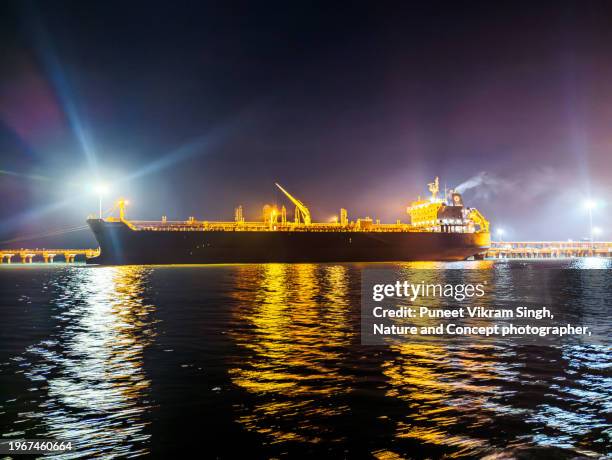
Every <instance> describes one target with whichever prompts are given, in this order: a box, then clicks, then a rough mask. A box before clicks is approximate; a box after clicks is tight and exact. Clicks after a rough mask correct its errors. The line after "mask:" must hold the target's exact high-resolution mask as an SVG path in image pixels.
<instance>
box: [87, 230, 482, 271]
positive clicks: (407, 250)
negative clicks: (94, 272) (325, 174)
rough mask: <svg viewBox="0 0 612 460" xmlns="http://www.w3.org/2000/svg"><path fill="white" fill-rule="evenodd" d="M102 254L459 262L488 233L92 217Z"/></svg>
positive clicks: (121, 261)
mask: <svg viewBox="0 0 612 460" xmlns="http://www.w3.org/2000/svg"><path fill="white" fill-rule="evenodd" d="M87 222H88V224H89V226H90V227H91V229H92V231H93V233H94V235H95V237H96V239H97V240H98V243H99V244H100V249H101V252H100V256H99V257H95V258H92V259H89V260H88V263H93V264H110V265H125V264H212V263H266V262H385V261H456V260H465V259H467V258H469V257H472V256H476V257H478V255H479V254H482V253H483V252H484V251H485V250H486V249H487V248H488V247H489V244H490V236H489V234H488V233H434V232H344V231H333V232H332V231H329V232H312V231H197V230H196V231H155V230H132V229H131V228H130V227H128V226H127V225H126V224H125V223H123V222H107V221H104V220H100V219H90V220H88V221H87Z"/></svg>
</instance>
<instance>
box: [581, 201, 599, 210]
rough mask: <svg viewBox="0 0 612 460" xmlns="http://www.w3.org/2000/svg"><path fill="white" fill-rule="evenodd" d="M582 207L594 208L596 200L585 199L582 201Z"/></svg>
mask: <svg viewBox="0 0 612 460" xmlns="http://www.w3.org/2000/svg"><path fill="white" fill-rule="evenodd" d="M584 207H585V208H587V209H595V208H596V207H597V202H596V201H594V200H586V201H585V202H584Z"/></svg>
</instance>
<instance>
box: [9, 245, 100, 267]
mask: <svg viewBox="0 0 612 460" xmlns="http://www.w3.org/2000/svg"><path fill="white" fill-rule="evenodd" d="M99 255H100V249H99V248H98V249H23V248H22V249H0V263H7V264H10V263H12V262H13V259H15V260H20V261H21V263H23V264H31V263H32V262H34V260H35V259H37V260H38V261H42V262H45V263H53V262H54V261H55V259H56V258H59V259H63V261H64V262H65V263H67V264H69V263H74V262H75V261H76V260H77V257H82V258H83V260H87V259H91V258H92V257H97V256H99Z"/></svg>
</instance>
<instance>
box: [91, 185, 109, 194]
mask: <svg viewBox="0 0 612 460" xmlns="http://www.w3.org/2000/svg"><path fill="white" fill-rule="evenodd" d="M93 189H94V192H96V193H97V194H98V195H106V194H107V193H108V191H109V187H108V185H106V184H103V183H98V184H95V185H94V188H93Z"/></svg>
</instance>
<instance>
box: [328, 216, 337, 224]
mask: <svg viewBox="0 0 612 460" xmlns="http://www.w3.org/2000/svg"><path fill="white" fill-rule="evenodd" d="M329 221H330V222H333V223H334V224H337V223H338V216H331V218H330V219H329Z"/></svg>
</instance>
